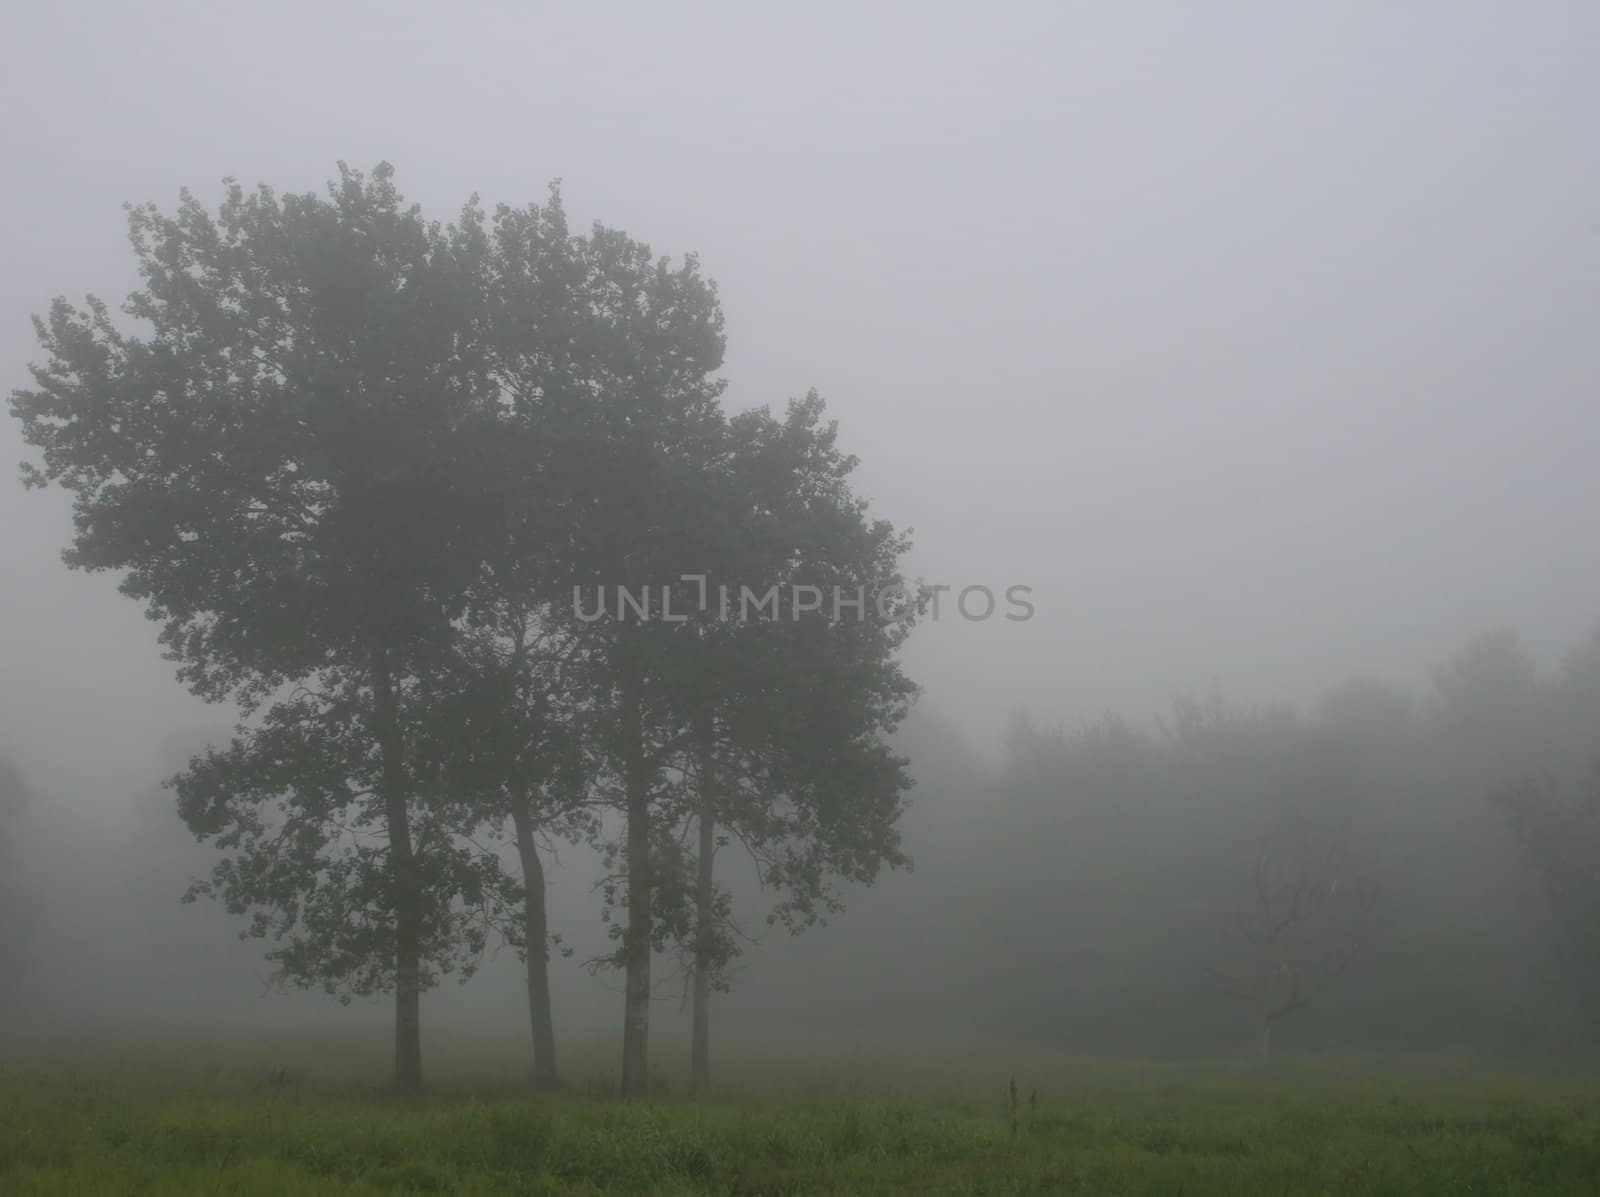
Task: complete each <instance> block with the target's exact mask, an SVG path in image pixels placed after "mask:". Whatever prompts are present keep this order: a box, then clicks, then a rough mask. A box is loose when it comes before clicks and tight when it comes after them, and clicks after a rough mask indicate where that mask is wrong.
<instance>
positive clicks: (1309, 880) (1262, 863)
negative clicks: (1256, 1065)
mask: <svg viewBox="0 0 1600 1197" xmlns="http://www.w3.org/2000/svg"><path fill="white" fill-rule="evenodd" d="M1377 897H1378V889H1377V885H1376V883H1375V881H1374V880H1373V878H1372V875H1371V870H1370V869H1369V868H1368V867H1367V866H1366V865H1365V863H1364V862H1363V861H1361V860H1360V859H1358V857H1357V854H1356V853H1355V852H1354V851H1353V850H1352V847H1351V844H1350V841H1349V837H1348V836H1346V835H1342V834H1337V833H1328V834H1325V835H1318V834H1316V833H1314V832H1313V831H1311V830H1310V829H1307V828H1305V827H1298V828H1295V829H1285V830H1280V831H1278V832H1277V833H1276V834H1270V833H1269V835H1268V836H1267V837H1265V838H1264V839H1263V841H1262V844H1261V847H1260V849H1259V850H1258V851H1257V853H1256V855H1255V859H1254V861H1253V862H1252V865H1251V887H1250V897H1249V899H1247V901H1246V903H1245V906H1244V909H1242V910H1241V911H1240V912H1239V914H1238V915H1237V916H1236V917H1235V918H1234V919H1233V920H1232V921H1231V922H1230V924H1229V926H1228V928H1227V935H1226V941H1227V946H1226V950H1225V963H1224V964H1222V965H1221V966H1219V967H1215V968H1212V969H1211V970H1210V972H1211V974H1212V976H1213V977H1215V978H1216V979H1217V980H1218V981H1219V982H1220V983H1221V984H1222V987H1223V990H1224V991H1225V992H1226V993H1227V994H1228V995H1229V996H1230V997H1233V998H1235V999H1237V1000H1238V1001H1240V1002H1241V1003H1243V1004H1244V1005H1245V1006H1246V1007H1247V1008H1248V1009H1249V1010H1250V1012H1251V1013H1252V1015H1253V1016H1254V1018H1255V1020H1256V1025H1257V1028H1258V1033H1259V1040H1258V1043H1259V1051H1260V1056H1261V1059H1262V1060H1263V1061H1266V1060H1268V1059H1270V1058H1271V1054H1272V1031H1273V1028H1274V1027H1275V1026H1276V1025H1277V1024H1278V1022H1279V1021H1281V1020H1282V1019H1284V1018H1287V1017H1288V1016H1289V1015H1291V1014H1293V1013H1294V1012H1295V1011H1296V1010H1300V1009H1303V1008H1304V1007H1306V1006H1307V1005H1309V1004H1310V1003H1311V1001H1312V999H1313V998H1315V997H1317V996H1319V995H1320V994H1322V993H1323V992H1324V991H1325V990H1326V988H1327V987H1328V985H1329V984H1331V983H1332V982H1333V981H1335V980H1337V979H1338V978H1339V977H1340V976H1342V975H1343V974H1344V972H1345V971H1346V970H1347V969H1348V968H1349V967H1350V964H1351V962H1352V961H1353V960H1354V959H1355V958H1356V956H1357V955H1358V954H1359V953H1360V951H1361V948H1362V947H1363V945H1364V944H1365V942H1366V939H1367V932H1368V929H1369V927H1370V925H1371V921H1372V912H1373V908H1374V906H1375V904H1376V901H1377Z"/></svg>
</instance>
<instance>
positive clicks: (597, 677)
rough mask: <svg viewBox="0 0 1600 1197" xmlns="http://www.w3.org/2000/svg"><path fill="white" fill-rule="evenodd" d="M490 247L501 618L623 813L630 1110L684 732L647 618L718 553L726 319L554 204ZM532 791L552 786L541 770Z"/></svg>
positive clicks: (621, 237)
mask: <svg viewBox="0 0 1600 1197" xmlns="http://www.w3.org/2000/svg"><path fill="white" fill-rule="evenodd" d="M493 244H494V252H493V263H494V266H493V271H492V274H493V294H494V296H495V302H494V304H493V305H492V306H493V312H494V318H493V321H492V323H491V328H492V329H493V337H492V343H493V360H494V369H495V373H496V378H497V381H498V384H499V387H500V391H501V394H502V395H503V396H504V397H505V399H506V404H505V408H504V412H505V417H504V418H505V420H506V424H507V427H506V429H505V432H506V435H507V443H515V444H517V445H519V446H521V448H520V449H519V450H518V452H519V460H520V461H521V462H522V468H523V469H524V470H525V471H527V473H528V475H529V476H530V477H532V478H534V479H536V482H534V483H533V484H531V486H530V489H529V491H528V492H527V493H526V494H525V495H524V498H525V499H526V502H525V503H519V504H518V505H517V506H516V507H515V508H514V509H515V510H517V511H519V512H526V513H528V518H529V521H530V522H529V524H528V525H527V527H528V529H529V531H530V535H529V537H528V538H527V540H526V541H525V551H524V552H523V553H521V554H519V559H520V560H523V561H524V562H525V563H533V565H532V567H531V568H527V570H526V572H525V577H524V580H523V582H522V583H520V584H519V585H518V586H516V587H513V590H514V591H515V595H514V597H513V598H512V599H511V602H512V604H513V605H520V610H521V611H522V612H523V613H524V614H525V615H530V616H531V615H535V614H536V615H537V618H538V619H539V620H540V621H541V623H540V629H539V632H540V636H541V639H542V641H543V643H544V644H545V645H546V646H547V647H548V646H555V653H556V656H557V657H558V658H559V662H560V664H559V672H558V673H553V672H552V671H550V670H546V673H547V675H548V676H550V677H551V678H552V679H555V678H558V679H559V681H558V685H557V687H556V696H555V699H554V701H555V702H556V704H557V705H558V706H561V707H562V708H563V709H564V711H565V718H567V719H568V720H569V722H568V723H567V725H566V728H565V729H564V731H563V735H564V736H565V737H566V743H565V746H564V747H563V748H562V749H561V750H560V752H557V753H556V754H555V756H554V757H553V758H551V760H552V761H554V760H559V759H562V758H563V757H565V759H570V757H571V754H572V753H574V752H576V753H577V754H578V755H579V756H580V757H581V759H582V760H583V761H584V764H585V768H586V771H587V774H588V778H587V784H586V791H587V796H588V799H589V801H590V802H593V803H598V804H600V805H603V806H609V807H611V808H612V809H614V810H615V812H616V813H617V815H618V816H619V822H620V824H621V842H620V843H619V844H618V845H617V847H618V852H619V860H618V869H617V872H618V877H617V879H616V884H617V887H618V888H617V889H616V891H615V892H617V893H618V894H619V895H620V896H621V899H622V900H623V901H624V902H625V904H626V920H625V925H621V926H619V927H617V932H618V938H619V953H618V957H617V961H616V962H617V963H618V964H619V965H620V966H621V967H622V969H623V970H624V972H625V977H626V980H625V989H626V997H625V1009H624V1020H623V1070H622V1075H623V1089H624V1091H625V1092H627V1093H630V1094H638V1093H643V1092H644V1091H645V1090H646V1088H647V1086H648V1036H649V1004H650V994H651V975H650V974H651V956H652V948H653V947H654V946H655V945H656V944H658V943H659V942H660V940H661V932H660V930H659V929H658V927H657V926H656V921H655V912H656V908H657V905H658V901H657V895H656V893H655V871H656V865H657V857H658V856H659V850H660V848H661V847H662V843H661V841H662V827H663V820H662V818H661V811H662V810H664V809H668V808H671V807H672V806H673V803H674V801H675V799H674V798H673V794H674V786H673V781H672V778H671V776H670V774H669V770H668V767H669V765H670V763H671V758H672V755H673V753H674V752H675V751H676V749H677V748H678V747H679V746H680V744H681V743H682V742H683V740H684V737H685V736H686V734H687V733H686V719H685V717H684V712H683V711H682V710H681V709H680V707H679V706H678V704H676V703H675V702H674V701H673V682H672V679H673V677H674V673H675V670H676V669H677V668H678V660H679V657H680V655H681V644H680V640H679V638H677V637H676V636H675V629H676V627H677V626H678V625H676V624H674V623H671V622H668V621H666V620H663V619H660V618H651V614H650V612H651V609H652V608H654V614H655V615H657V616H659V615H660V613H661V612H660V609H659V605H660V604H661V602H662V601H663V600H662V594H663V588H667V589H670V590H673V591H674V598H675V602H676V608H677V610H679V611H682V610H685V609H686V603H687V601H688V599H687V594H686V592H685V587H686V583H684V582H683V580H682V578H681V575H682V574H683V573H685V572H688V571H692V570H694V569H695V568H697V567H698V565H699V563H700V562H703V561H705V560H707V559H708V555H709V554H710V553H711V551H712V548H713V541H712V536H713V532H712V530H713V529H714V527H715V512H716V503H717V498H718V494H719V491H718V479H719V477H720V475H721V474H722V472H723V471H724V469H725V459H726V452H727V445H726V441H727V432H726V425H725V421H724V419H723V416H722V412H721V408H720V406H719V402H718V400H719V397H720V395H721V393H722V389H723V384H722V382H721V380H720V379H718V378H717V377H716V376H715V372H716V371H717V369H718V368H719V367H720V366H721V363H722V355H723V349H724V338H723V331H722V313H721V309H720V307H719V305H718V302H717V296H716V289H715V287H714V286H713V285H712V284H711V283H710V282H709V281H708V280H707V279H705V278H704V277H703V276H702V275H701V273H700V271H699V266H698V263H697V262H696V260H695V259H694V258H693V257H692V256H690V257H687V258H685V259H684V260H682V261H681V262H679V263H673V262H672V261H670V260H669V259H666V258H658V257H657V256H656V255H654V254H653V253H652V252H651V250H650V248H649V247H648V246H647V245H644V244H642V243H640V242H638V241H635V240H633V239H632V238H630V237H628V236H627V235H626V234H624V233H621V232H618V231H616V230H613V229H607V228H605V227H604V226H601V225H595V226H594V227H593V228H592V229H591V230H590V231H589V232H588V233H587V234H585V235H574V234H573V233H571V232H570V230H569V229H568V227H567V223H566V218H565V214H564V212H563V211H562V209H561V205H560V200H559V196H558V195H553V196H552V198H551V201H550V203H549V204H547V205H545V206H543V207H540V206H529V207H526V208H519V209H512V208H502V209H500V210H499V211H498V212H497V213H496V217H495V221H494V228H493ZM552 580H553V581H554V588H553V589H552V587H551V582H552ZM578 593H587V594H588V596H589V598H588V600H587V601H588V603H589V604H590V605H592V604H593V602H594V601H595V596H596V595H597V594H598V595H601V596H603V600H604V601H607V602H610V603H612V604H613V605H615V603H616V602H617V601H618V600H620V599H621V597H622V596H623V595H624V594H626V595H627V596H628V599H629V600H630V602H631V603H632V604H634V605H631V606H628V607H627V608H626V609H625V610H624V611H623V612H621V613H620V617H619V618H612V619H606V620H601V621H595V620H588V619H585V618H583V615H582V612H580V611H579V610H578V604H577V603H576V602H575V601H574V599H575V596H576V594H578ZM497 601H498V600H497ZM641 604H642V605H641ZM502 605H504V604H502ZM614 614H615V612H614ZM574 733H575V737H574ZM574 738H575V739H576V746H574V743H573V740H574ZM549 763H551V761H546V762H544V763H543V764H541V765H540V766H538V768H545V766H546V765H548V764H549ZM523 776H524V778H525V779H528V778H532V779H533V780H536V781H540V782H541V784H544V783H548V782H550V779H549V778H543V779H541V778H539V776H538V769H537V768H536V769H535V770H534V771H533V772H532V773H529V772H527V771H524V773H523ZM562 791H563V783H562V782H561V781H560V779H559V778H557V779H555V781H554V783H553V784H544V788H543V789H542V790H541V791H540V794H541V799H540V801H539V802H538V803H537V804H536V805H535V807H533V808H531V809H530V815H531V816H532V817H533V818H534V819H535V820H538V819H540V818H543V817H544V816H545V815H547V814H552V813H553V812H563V811H570V810H572V809H574V808H576V807H579V806H580V805H581V804H580V803H579V801H578V800H577V799H576V798H575V797H574V796H573V795H571V794H570V793H563V792H562ZM530 862H531V858H530ZM532 888H533V886H532V885H531V884H530V885H529V889H530V892H531V890H532Z"/></svg>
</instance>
